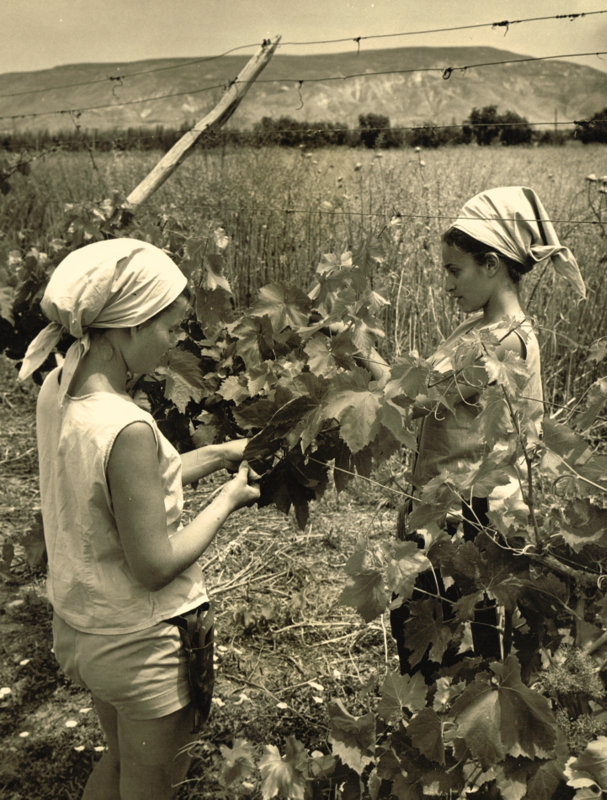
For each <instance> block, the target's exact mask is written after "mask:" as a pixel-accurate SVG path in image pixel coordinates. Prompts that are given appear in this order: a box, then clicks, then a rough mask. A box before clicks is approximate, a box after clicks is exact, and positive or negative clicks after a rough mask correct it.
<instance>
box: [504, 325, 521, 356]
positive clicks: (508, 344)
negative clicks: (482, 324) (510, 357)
mask: <svg viewBox="0 0 607 800" xmlns="http://www.w3.org/2000/svg"><path fill="white" fill-rule="evenodd" d="M500 347H501V348H503V349H504V350H508V351H509V352H511V353H516V355H517V356H520V357H521V358H525V356H526V348H525V345H524V343H523V340H522V338H521V336H520V334H518V333H517V332H516V331H509V332H508V333H506V334H505V335H504V336H503V337H501V338H500Z"/></svg>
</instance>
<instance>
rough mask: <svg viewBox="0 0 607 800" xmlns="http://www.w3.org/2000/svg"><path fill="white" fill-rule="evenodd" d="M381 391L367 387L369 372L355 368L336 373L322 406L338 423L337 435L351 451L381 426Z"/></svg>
mask: <svg viewBox="0 0 607 800" xmlns="http://www.w3.org/2000/svg"><path fill="white" fill-rule="evenodd" d="M380 398H381V393H380V392H379V391H377V390H372V389H369V374H368V373H367V372H366V371H365V370H362V369H358V368H355V369H353V370H352V372H351V373H347V374H340V375H337V376H335V378H334V379H333V380H332V381H331V387H330V390H329V395H328V397H327V401H326V403H325V406H324V413H325V415H326V417H327V418H331V417H333V418H334V419H336V420H338V422H339V423H340V436H341V437H342V439H343V440H344V442H345V443H346V444H347V445H348V447H349V448H350V450H351V452H352V453H357V452H358V451H359V450H362V449H363V448H364V447H365V446H366V445H368V444H369V443H370V442H371V441H372V440H373V438H374V437H375V435H376V433H377V432H378V431H379V429H380V421H379V419H378V414H379V410H380V408H381V402H380Z"/></svg>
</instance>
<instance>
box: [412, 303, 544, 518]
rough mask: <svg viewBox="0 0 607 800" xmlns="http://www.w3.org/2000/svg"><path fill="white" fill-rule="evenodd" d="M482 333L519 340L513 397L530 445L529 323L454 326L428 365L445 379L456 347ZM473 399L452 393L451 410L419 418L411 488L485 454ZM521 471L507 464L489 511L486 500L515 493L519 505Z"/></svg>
mask: <svg viewBox="0 0 607 800" xmlns="http://www.w3.org/2000/svg"><path fill="white" fill-rule="evenodd" d="M483 330H486V331H490V332H491V333H493V334H494V336H495V337H496V338H497V339H501V338H503V337H504V336H505V335H506V334H507V333H508V332H509V331H513V332H514V333H516V334H517V335H518V337H519V338H520V340H521V344H522V353H523V362H524V365H525V367H526V372H527V383H526V386H525V387H524V389H523V390H522V391H521V393H520V396H519V397H517V398H516V405H517V409H519V410H520V424H521V430H522V433H523V434H524V436H525V438H526V440H527V442H528V443H529V445H530V446H533V444H534V443H537V442H538V441H539V438H540V435H541V423H542V419H543V416H544V406H543V392H542V380H541V363H540V350H539V344H538V341H537V337H536V335H535V333H534V331H533V327H532V325H531V322H530V320H529V319H527V318H525V319H521V320H520V321H517V322H516V324H513V322H512V321H503V322H498V323H494V324H492V325H484V324H483V322H482V316H478V315H477V316H475V317H473V318H471V319H469V320H467V321H466V322H464V323H463V324H462V325H460V326H459V327H457V328H456V329H455V331H454V332H453V333H452V334H451V336H449V337H448V338H447V339H445V341H444V342H442V344H441V345H440V346H439V347H438V349H437V350H436V351H435V353H434V354H433V355H432V356H431V358H430V359H429V360H430V362H431V363H432V365H433V368H434V369H435V370H436V371H437V372H440V373H445V374H447V373H449V372H452V371H453V370H454V369H455V368H457V367H459V366H461V363H460V358H459V354H460V353H461V352H462V350H461V349H460V348H462V346H465V345H466V342H467V341H469V342H470V343H471V344H472V342H473V339H474V336H475V333H476V332H478V331H483ZM469 363H471V362H469ZM478 363H480V362H478ZM481 391H482V390H481ZM479 398H480V394H479V395H476V396H472V397H468V398H466V399H465V400H463V399H461V398H458V397H457V394H455V395H453V394H452V396H451V397H450V400H451V402H452V405H453V411H450V410H449V409H447V408H446V407H444V406H441V407H440V408H439V409H438V410H437V411H436V412H434V413H430V414H428V415H426V416H425V417H424V418H423V419H422V422H421V428H420V432H419V437H418V453H417V458H416V462H415V465H414V470H413V484H414V486H415V487H416V488H417V489H418V490H419V489H422V488H423V487H424V486H425V485H426V484H427V483H428V481H430V480H432V478H435V477H436V476H437V475H439V474H440V473H441V472H443V471H444V470H446V471H450V472H452V473H457V472H461V471H462V470H465V469H466V468H468V467H469V468H472V467H473V464H474V462H478V461H479V460H480V459H482V458H483V456H485V455H486V454H487V445H486V444H485V442H484V441H483V436H482V434H481V432H480V431H479V429H478V428H479V426H478V424H477V417H478V414H479V412H480V406H479V405H478V400H479ZM504 410H505V409H504ZM521 468H522V462H519V463H518V464H515V465H513V469H512V473H513V474H512V479H511V481H510V484H509V485H504V486H500V487H496V489H495V490H494V491H493V492H492V493H491V494H490V496H489V500H490V507H491V500H492V499H497V498H504V497H506V496H513V495H515V494H516V495H518V496H519V497H518V500H519V501H522V493H521V490H520V478H521V477H522V476H521V474H520V469H521ZM517 471H518V472H517Z"/></svg>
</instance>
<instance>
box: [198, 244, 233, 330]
mask: <svg viewBox="0 0 607 800" xmlns="http://www.w3.org/2000/svg"><path fill="white" fill-rule="evenodd" d="M224 267H225V258H224V256H223V255H221V254H219V253H209V254H208V255H207V257H206V259H205V264H204V278H203V280H204V286H205V288H207V289H209V290H210V291H214V290H216V289H218V288H219V289H223V290H224V292H227V293H228V294H232V288H231V286H230V282H229V281H228V279H227V278H226V277H225V275H224V274H223V270H224ZM199 319H202V318H201V317H199Z"/></svg>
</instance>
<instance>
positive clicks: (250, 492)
mask: <svg viewBox="0 0 607 800" xmlns="http://www.w3.org/2000/svg"><path fill="white" fill-rule="evenodd" d="M256 480H259V475H258V474H257V473H256V472H255V471H254V470H252V469H251V467H249V465H248V464H247V462H246V461H243V462H242V463H241V465H240V467H239V469H238V472H237V473H236V475H235V476H234V477H233V478H232V480H231V481H229V482H228V483H226V484H225V485H224V487H223V488H222V490H221V493H222V494H223V493H225V494H226V495H227V497H228V502H229V503H230V505H231V506H232V510H233V511H236V509H237V508H242V507H243V506H248V505H251V504H252V503H253V502H255V500H257V498H258V497H259V493H260V492H259V486H257V485H256V484H255V483H253V482H254V481H256ZM249 481H251V483H249Z"/></svg>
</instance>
